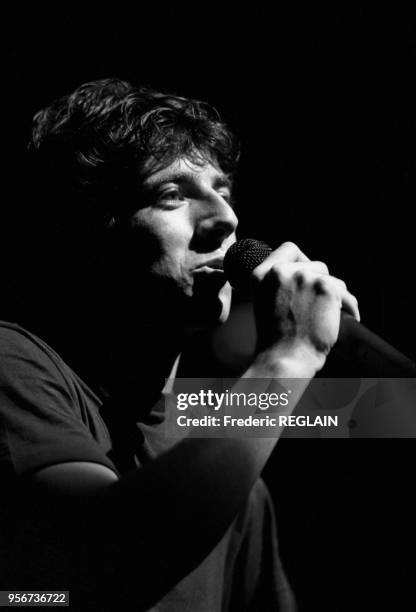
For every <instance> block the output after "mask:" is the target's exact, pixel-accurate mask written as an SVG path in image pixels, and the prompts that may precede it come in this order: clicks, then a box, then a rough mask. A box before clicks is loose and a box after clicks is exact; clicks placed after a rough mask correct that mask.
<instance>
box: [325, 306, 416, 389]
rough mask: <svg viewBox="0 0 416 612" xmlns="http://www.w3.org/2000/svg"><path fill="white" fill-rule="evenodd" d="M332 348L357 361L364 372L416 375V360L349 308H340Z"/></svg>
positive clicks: (405, 375) (385, 375) (385, 374)
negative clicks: (371, 328)
mask: <svg viewBox="0 0 416 612" xmlns="http://www.w3.org/2000/svg"><path fill="white" fill-rule="evenodd" d="M331 352H333V353H335V354H337V353H339V354H340V355H341V356H342V357H343V358H345V359H347V360H348V361H350V362H352V363H355V364H356V365H357V366H358V367H359V370H360V373H362V375H364V376H365V375H367V376H376V377H385V378H397V377H400V378H407V377H411V378H413V377H415V376H416V363H414V362H413V361H411V360H410V359H409V358H408V357H406V356H405V355H403V354H402V353H401V352H400V351H398V350H397V349H395V348H394V347H393V346H391V344H389V343H388V342H386V341H385V340H383V339H382V338H380V337H379V336H377V335H376V334H375V333H373V332H372V331H370V330H369V329H368V328H367V327H365V325H363V324H362V323H358V322H357V321H356V320H355V319H354V317H352V316H351V315H350V314H348V313H346V312H341V325H340V329H339V335H338V340H337V342H336V344H335V346H334V347H333V349H332V351H331Z"/></svg>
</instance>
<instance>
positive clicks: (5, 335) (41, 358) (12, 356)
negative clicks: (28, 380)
mask: <svg viewBox="0 0 416 612" xmlns="http://www.w3.org/2000/svg"><path fill="white" fill-rule="evenodd" d="M22 371H24V372H25V374H26V375H28V374H29V372H31V371H33V373H34V374H35V373H36V372H37V373H38V374H39V373H40V371H43V372H45V371H48V372H50V374H52V375H55V376H58V377H59V378H64V379H65V378H66V375H67V374H68V372H69V368H68V367H67V366H66V365H65V363H64V361H63V360H62V359H61V358H60V357H59V355H58V354H57V353H56V352H55V351H54V350H53V349H52V348H51V347H50V346H49V345H48V344H46V342H44V341H43V340H41V339H40V338H39V337H38V336H36V335H35V334H33V333H31V332H30V331H28V330H27V329H24V328H23V327H21V326H20V325H18V324H16V323H9V322H7V321H0V378H1V379H2V380H4V378H8V377H9V376H10V375H11V376H13V378H16V377H19V374H21V372H22Z"/></svg>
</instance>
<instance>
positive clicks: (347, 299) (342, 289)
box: [330, 276, 361, 321]
mask: <svg viewBox="0 0 416 612" xmlns="http://www.w3.org/2000/svg"><path fill="white" fill-rule="evenodd" d="M330 278H331V280H333V281H334V283H335V286H336V287H337V288H338V291H339V296H340V299H341V304H342V308H343V310H345V311H346V312H348V313H349V314H351V315H352V316H353V317H354V319H356V320H357V321H360V319H361V317H360V310H359V308H358V301H357V298H356V297H355V295H353V294H352V293H350V292H349V291H348V289H347V286H346V284H345V283H344V281H343V280H341V279H340V278H336V277H335V276H331V277H330Z"/></svg>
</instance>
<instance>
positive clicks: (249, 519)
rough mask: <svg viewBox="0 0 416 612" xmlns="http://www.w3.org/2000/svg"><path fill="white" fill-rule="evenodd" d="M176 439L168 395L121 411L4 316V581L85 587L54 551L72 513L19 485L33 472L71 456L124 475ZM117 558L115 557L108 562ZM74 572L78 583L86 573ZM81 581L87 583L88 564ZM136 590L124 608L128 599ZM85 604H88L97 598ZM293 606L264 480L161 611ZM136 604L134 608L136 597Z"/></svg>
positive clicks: (84, 537)
mask: <svg viewBox="0 0 416 612" xmlns="http://www.w3.org/2000/svg"><path fill="white" fill-rule="evenodd" d="M170 444H172V441H170V442H169V441H167V440H166V438H165V437H164V435H163V401H162V400H161V402H160V403H159V405H156V407H155V408H154V409H152V410H150V411H143V418H142V419H141V420H140V421H137V422H132V421H129V420H125V419H123V418H120V415H119V413H117V410H116V406H114V409H113V406H112V402H111V398H108V397H105V396H104V395H103V396H101V397H100V396H99V395H98V394H97V393H94V392H93V391H92V390H91V389H90V388H89V386H87V385H86V384H85V383H84V382H83V381H82V380H81V379H80V378H79V377H78V376H77V374H76V373H75V372H74V371H73V370H72V369H71V368H70V367H68V365H66V364H65V362H64V361H63V360H62V359H61V357H60V356H59V355H58V354H57V353H56V352H55V351H54V350H53V349H52V348H51V347H50V346H48V345H47V344H46V343H45V342H43V341H42V340H40V339H39V338H38V337H36V336H35V335H33V334H31V333H30V332H28V331H27V330H25V329H22V328H21V327H19V326H18V325H15V324H11V323H5V322H0V484H1V490H2V501H1V503H0V588H1V589H3V590H4V589H9V588H14V589H20V590H21V589H28V588H32V589H33V588H38V589H40V588H42V587H43V589H57V588H60V589H65V590H67V589H68V588H69V586H71V588H75V589H76V588H77V584H75V585H74V583H73V582H72V583H71V584H70V585H69V584H68V581H69V576H70V575H71V572H72V567H71V566H72V565H73V564H74V561H73V558H74V557H71V558H68V563H67V564H65V563H62V555H61V556H59V554H58V556H57V558H56V559H55V553H56V551H57V550H59V547H60V545H61V546H63V547H64V548H65V546H69V545H70V543H69V542H68V541H66V540H65V538H64V539H63V541H62V542H57V539H60V537H61V536H60V535H59V534H63V535H65V533H66V531H65V523H62V522H61V521H62V520H66V521H68V520H70V517H68V516H65V518H64V519H62V517H60V516H55V515H54V513H53V511H50V510H49V509H47V510H46V511H45V509H44V508H37V507H36V506H37V499H36V498H33V497H32V498H31V497H30V496H29V497H25V496H23V497H22V496H21V494H20V488H21V483H22V482H24V481H25V478H26V477H27V476H28V475H30V474H31V473H33V472H36V471H37V470H39V469H41V468H44V467H47V466H49V465H55V464H57V463H62V462H68V461H86V462H95V463H100V464H102V465H105V466H107V467H108V468H110V469H111V470H113V471H114V472H115V473H116V474H118V475H123V474H124V473H126V472H128V471H130V470H131V469H134V468H135V467H139V466H140V465H142V464H144V463H146V462H148V461H151V460H152V459H153V458H154V457H156V456H157V455H159V454H160V453H161V452H163V451H164V450H165V449H167V447H168V445H170ZM167 512H168V509H167ZM44 516H45V518H44ZM81 516H82V515H81ZM32 517H35V518H34V521H33V522H31V518H32ZM43 518H44V521H45V523H44V527H46V530H48V528H49V524H50V523H51V522H56V525H54V526H53V527H56V529H53V530H51V532H53V533H54V535H53V536H51V539H50V541H48V539H47V538H45V537H44V531H43V527H42V520H43ZM143 527H145V528H146V526H138V528H139V529H140V528H143ZM110 528H111V527H110ZM150 528H157V526H153V527H150ZM37 529H39V533H37V534H36V533H34V532H36V530H37ZM86 529H87V527H86V525H82V524H80V525H79V529H78V531H79V543H81V542H88V533H87V532H86ZM104 531H105V530H103V534H102V539H103V541H104V542H105V538H106V534H105V532H104ZM26 533H27V537H26ZM184 537H194V535H192V534H184ZM77 545H78V544H77ZM103 550H105V545H104V547H103ZM138 555H139V557H138V559H139V561H137V560H136V563H137V567H142V571H143V568H146V562H147V560H146V559H145V560H143V559H140V551H138ZM81 557H82V551H80V552H79V555H78V558H77V561H76V563H78V562H81V563H82V559H81ZM114 562H116V560H114V559H109V560H108V563H109V564H110V565H111V564H113V563H114ZM138 571H139V570H138ZM145 571H146V574H147V575H146V576H143V575H138V576H137V577H134V578H133V579H134V582H135V584H134V585H133V584H132V588H131V591H132V601H134V591H135V590H136V591H137V590H138V589H140V581H141V580H142V579H145V580H149V579H152V571H151V568H150V571H149V570H148V569H147V568H146V569H145ZM52 575H53V577H54V578H53V582H54V583H53V584H50V580H49V576H52ZM76 575H77V579H76V580H78V581H79V580H80V576H82V572H78V574H76ZM132 575H133V576H134V572H133V574H132ZM81 579H82V580H84V582H85V584H87V583H88V580H89V575H88V568H87V570H85V571H84V575H83V578H81ZM136 579H137V582H136ZM153 579H157V577H155V576H153ZM78 586H79V585H78ZM103 587H104V588H105V585H103ZM80 588H81V591H82V587H80ZM128 590H130V589H128ZM89 595H91V594H89ZM82 597H83V595H81V596H80V598H79V599H78V605H79V606H80V604H79V601H81V600H82ZM87 597H88V595H87ZM128 598H129V595H127V600H124V601H123V605H124V606H126V605H130V604H129V602H128ZM104 599H105V598H104ZM126 601H127V604H126ZM249 601H250V602H251V603H250V605H251V606H254V607H250V606H249V605H248V602H249ZM85 605H86V609H87V608H88V606H90V605H94V600H93V599H92V600H91V601H90V602H89V603H85ZM103 605H104V604H103V602H101V603H100V606H101V607H102V609H104V608H103ZM112 605H113V604H111V605H110V608H109V609H112V608H111V606H112ZM292 605H293V599H292V596H291V593H290V590H289V588H288V585H287V582H286V579H285V576H284V574H283V572H282V569H281V565H280V560H279V557H278V554H277V548H276V540H275V526H274V516H273V507H272V503H271V500H270V498H269V496H268V494H267V492H266V490H265V488H264V486H263V485H262V483H260V482H259V483H258V484H257V485H256V487H255V488H254V489H253V491H252V493H251V496H250V499H249V502H248V504H247V505H246V507H245V508H243V509H242V511H241V513H240V515H239V516H238V517H237V519H236V521H235V522H234V523H233V525H232V526H231V527H230V529H229V530H228V531H227V533H226V534H225V536H224V537H223V538H222V540H221V541H220V542H219V544H218V545H217V546H216V547H215V548H214V550H213V551H212V552H211V553H210V554H209V555H208V556H207V558H206V559H205V560H204V561H203V562H202V564H201V565H200V566H199V567H198V568H196V569H195V570H194V571H193V572H191V574H189V575H188V576H186V577H185V578H184V579H183V580H182V581H181V582H180V583H179V584H178V585H177V586H176V587H175V588H174V589H173V590H172V591H171V592H169V593H168V594H167V595H166V596H165V597H164V598H163V600H162V601H161V602H160V603H158V604H157V605H156V607H155V608H154V609H155V610H158V611H159V610H160V611H162V610H163V612H165V611H175V612H176V611H178V612H179V610H180V611H181V612H182V611H185V610H188V611H189V612H193V611H195V612H214V611H215V610H218V611H219V610H234V609H236V610H237V609H238V610H239V611H240V610H243V609H247V610H248V609H252V610H254V609H256V610H263V609H264V610H292V609H293V608H292ZM263 606H264V607H263ZM73 609H81V607H79V608H73ZM82 609H83V608H82ZM124 609H126V607H124ZM129 609H130V607H129ZM131 609H136V607H135V606H134V604H132V607H131Z"/></svg>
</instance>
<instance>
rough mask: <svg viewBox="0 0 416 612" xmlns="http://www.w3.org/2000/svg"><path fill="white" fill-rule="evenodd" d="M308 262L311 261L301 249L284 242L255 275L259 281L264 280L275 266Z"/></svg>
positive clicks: (259, 267) (260, 266) (256, 270)
mask: <svg viewBox="0 0 416 612" xmlns="http://www.w3.org/2000/svg"><path fill="white" fill-rule="evenodd" d="M301 261H304V262H307V261H310V259H309V258H308V257H306V255H305V254H304V253H302V251H301V250H300V248H299V247H298V246H297V245H296V244H294V243H293V242H284V243H283V244H281V245H280V247H279V248H278V249H276V250H275V251H273V252H272V253H270V255H269V256H268V257H266V259H265V260H264V261H263V262H262V263H261V264H260V265H259V266H257V268H256V269H255V270H254V272H253V274H254V276H256V277H257V278H258V279H262V278H263V276H264V275H265V274H266V272H268V271H269V270H270V268H271V267H273V266H274V265H278V264H282V263H295V262H301Z"/></svg>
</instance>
